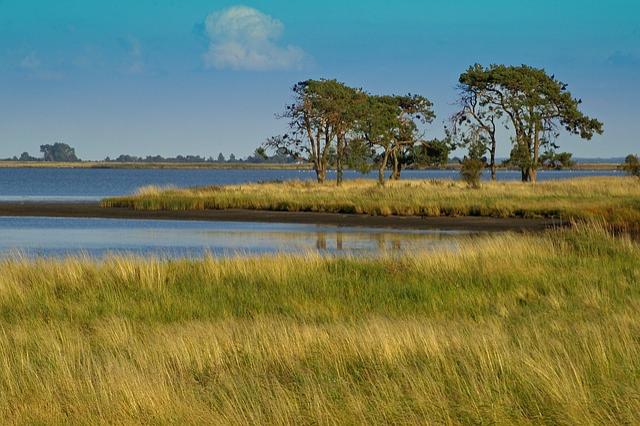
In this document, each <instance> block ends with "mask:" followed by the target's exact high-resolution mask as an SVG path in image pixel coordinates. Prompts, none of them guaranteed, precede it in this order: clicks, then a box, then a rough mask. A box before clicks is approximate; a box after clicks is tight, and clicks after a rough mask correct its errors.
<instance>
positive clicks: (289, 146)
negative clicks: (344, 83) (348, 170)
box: [264, 80, 334, 183]
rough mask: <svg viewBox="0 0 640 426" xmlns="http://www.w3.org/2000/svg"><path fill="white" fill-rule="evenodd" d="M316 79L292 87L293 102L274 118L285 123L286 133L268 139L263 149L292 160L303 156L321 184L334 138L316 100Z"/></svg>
mask: <svg viewBox="0 0 640 426" xmlns="http://www.w3.org/2000/svg"><path fill="white" fill-rule="evenodd" d="M320 83H321V82H320V81H318V80H305V81H301V82H299V83H297V84H295V85H294V86H293V88H292V91H293V97H294V101H293V103H291V104H289V105H287V106H285V112H284V113H283V114H282V115H280V116H278V117H279V118H286V119H288V120H289V123H288V124H289V130H290V132H289V133H288V134H285V135H283V136H276V137H272V138H269V139H268V140H267V141H266V142H265V145H264V146H265V147H266V148H273V149H275V150H277V151H286V152H287V153H288V154H289V155H291V156H294V157H306V158H308V160H309V161H310V162H311V163H312V165H313V170H314V171H315V173H316V179H317V181H318V182H319V183H323V182H324V181H325V179H326V176H327V168H328V164H329V154H330V149H331V144H332V141H333V138H334V133H333V128H332V126H331V123H330V122H329V120H328V119H327V116H326V114H324V111H323V106H324V104H325V103H324V102H323V100H321V99H320V98H319V94H318V91H319V89H318V86H319V85H320Z"/></svg>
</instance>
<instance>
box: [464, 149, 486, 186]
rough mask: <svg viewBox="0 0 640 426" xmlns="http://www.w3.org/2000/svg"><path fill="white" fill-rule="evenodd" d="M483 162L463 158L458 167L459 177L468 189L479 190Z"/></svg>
mask: <svg viewBox="0 0 640 426" xmlns="http://www.w3.org/2000/svg"><path fill="white" fill-rule="evenodd" d="M484 166H485V162H484V160H480V159H477V158H470V157H465V158H464V160H462V163H461V165H460V176H461V177H462V180H463V181H464V182H465V183H466V184H467V186H469V187H470V188H480V178H481V177H482V170H484Z"/></svg>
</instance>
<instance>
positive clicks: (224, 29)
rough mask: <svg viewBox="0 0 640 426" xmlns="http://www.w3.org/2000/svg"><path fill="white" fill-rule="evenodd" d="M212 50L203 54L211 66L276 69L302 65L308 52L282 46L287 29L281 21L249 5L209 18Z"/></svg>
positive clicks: (235, 7)
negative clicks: (284, 32) (280, 42)
mask: <svg viewBox="0 0 640 426" xmlns="http://www.w3.org/2000/svg"><path fill="white" fill-rule="evenodd" d="M205 29H206V32H207V35H208V37H209V49H208V50H207V52H206V53H204V54H203V55H202V58H203V60H204V63H205V66H206V67H208V68H218V69H223V68H231V69H239V70H274V69H292V68H294V69H296V68H301V67H302V65H303V62H304V60H305V56H306V55H305V53H304V51H303V50H302V49H300V48H299V47H296V46H291V45H287V46H281V45H279V44H278V40H279V38H280V36H281V35H282V33H283V31H284V25H283V24H282V22H280V21H279V20H277V19H275V18H273V17H271V16H269V15H265V14H264V13H262V12H260V11H259V10H256V9H253V8H250V7H246V6H232V7H229V8H227V9H224V10H221V11H219V12H214V13H211V14H210V15H209V16H207V19H206V21H205Z"/></svg>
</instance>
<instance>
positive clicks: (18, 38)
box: [0, 0, 640, 159]
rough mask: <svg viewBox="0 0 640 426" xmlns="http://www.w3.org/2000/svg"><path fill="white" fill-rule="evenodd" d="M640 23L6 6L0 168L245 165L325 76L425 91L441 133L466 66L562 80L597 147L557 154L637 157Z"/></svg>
mask: <svg viewBox="0 0 640 426" xmlns="http://www.w3.org/2000/svg"><path fill="white" fill-rule="evenodd" d="M240 6H242V7H240ZM639 16H640V2H639V1H637V0H611V1H607V2H604V1H591V0H582V1H573V0H565V1H557V0H556V1H551V0H537V1H534V0H519V1H513V0H511V1H502V0H495V1H484V2H480V1H472V0H458V1H455V2H452V1H444V0H443V1H426V0H424V1H417V0H416V1H413V0H395V1H376V0H368V1H359V0H352V1H344V0H341V1H334V0H325V1H322V2H303V1H293V0H289V1H275V0H272V1H244V2H241V3H238V2H234V1H215V0H209V1H200V0H192V1H179V0H136V1H117V0H112V1H109V2H105V1H90V0H58V1H31V0H0V157H7V156H13V155H18V154H20V153H21V152H23V151H29V152H31V153H32V154H35V153H37V151H38V147H39V145H41V144H44V143H52V142H56V141H62V142H66V143H69V144H70V145H72V146H75V147H76V149H77V152H78V154H79V155H80V156H81V157H83V158H87V159H99V158H104V157H105V156H107V155H109V156H115V155H118V154H121V153H130V154H136V155H147V154H161V155H176V154H198V155H206V156H209V155H213V156H215V155H217V153H218V152H220V151H222V152H224V153H225V154H227V153H230V152H234V153H235V154H236V155H242V156H244V155H247V154H249V153H250V152H252V151H253V149H254V148H255V147H256V146H257V145H259V144H260V143H261V142H262V141H263V140H264V139H265V138H266V137H268V136H270V135H273V134H276V133H279V132H281V131H283V130H284V125H285V123H284V122H282V121H279V120H276V119H275V118H274V114H275V113H277V112H279V111H281V110H282V108H283V105H284V104H285V103H286V102H287V101H288V100H289V99H290V92H289V88H290V86H291V85H292V84H293V83H295V82H296V81H299V80H302V79H306V78H320V77H325V78H338V79H340V80H342V81H345V82H346V83H348V84H351V85H354V86H358V87H363V88H365V89H367V90H369V91H371V92H374V93H384V92H390V93H405V92H412V93H420V94H423V95H425V96H427V97H428V98H430V99H431V100H432V101H433V102H434V104H435V109H436V113H437V115H438V117H437V119H436V121H435V122H434V123H433V125H432V126H431V127H430V129H429V132H428V134H427V136H431V135H433V136H439V135H441V134H442V121H443V120H445V119H446V118H447V117H448V116H449V115H450V114H451V113H452V112H453V106H452V104H453V103H454V102H455V96H456V92H455V84H456V81H457V77H458V75H459V74H460V72H462V71H463V70H464V69H465V68H466V67H467V66H468V65H470V64H473V63H475V62H479V63H482V64H490V63H505V64H521V63H526V64H530V65H534V66H538V67H544V68H545V69H547V70H548V71H549V72H550V73H554V74H555V75H556V77H557V78H559V79H561V80H563V81H565V82H567V83H569V90H571V91H572V93H573V94H574V95H575V96H576V97H580V98H582V99H583V101H584V103H583V109H584V111H585V112H586V113H588V114H590V115H593V116H595V117H597V118H599V119H600V120H602V121H603V122H604V123H605V134H604V135H603V136H601V137H596V138H594V140H592V141H590V142H583V141H580V140H579V139H576V138H573V137H568V136H562V137H561V138H560V139H559V142H560V145H561V148H562V149H563V150H568V151H571V152H574V153H575V154H576V155H577V156H581V157H594V156H601V157H609V156H621V155H626V154H628V153H630V152H640V118H639V117H640V102H639V101H638V99H640V18H639ZM501 145H502V146H501V147H500V152H499V154H501V155H506V154H507V153H508V151H509V146H508V140H505V139H503V141H502V144H501Z"/></svg>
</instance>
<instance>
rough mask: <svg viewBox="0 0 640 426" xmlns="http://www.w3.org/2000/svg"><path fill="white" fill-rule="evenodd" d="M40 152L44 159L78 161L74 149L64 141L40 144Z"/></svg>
mask: <svg viewBox="0 0 640 426" xmlns="http://www.w3.org/2000/svg"><path fill="white" fill-rule="evenodd" d="M40 152H42V154H43V157H44V158H43V159H44V161H61V162H75V161H80V159H79V158H78V157H76V151H75V149H74V148H72V147H70V146H69V145H67V144H66V143H60V142H56V143H54V144H53V145H49V144H47V145H40Z"/></svg>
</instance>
